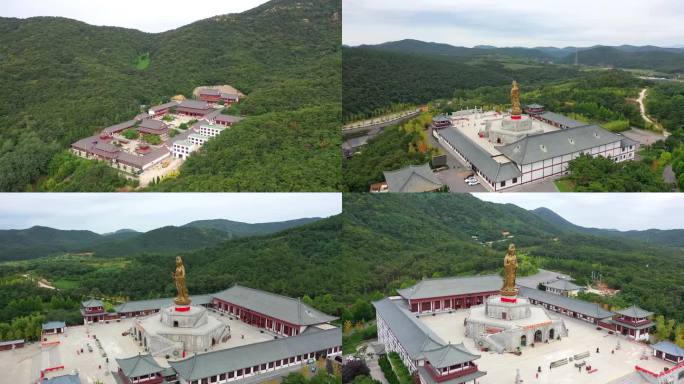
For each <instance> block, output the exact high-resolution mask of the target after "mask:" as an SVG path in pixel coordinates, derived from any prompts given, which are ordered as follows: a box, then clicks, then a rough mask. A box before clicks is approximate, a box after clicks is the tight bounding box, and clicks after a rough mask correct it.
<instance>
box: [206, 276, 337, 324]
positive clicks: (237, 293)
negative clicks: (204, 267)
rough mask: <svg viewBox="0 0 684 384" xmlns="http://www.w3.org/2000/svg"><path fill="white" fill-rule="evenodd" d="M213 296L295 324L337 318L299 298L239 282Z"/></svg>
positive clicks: (324, 321) (323, 321)
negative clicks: (254, 287)
mask: <svg viewBox="0 0 684 384" xmlns="http://www.w3.org/2000/svg"><path fill="white" fill-rule="evenodd" d="M212 296H213V297H215V298H217V299H221V300H225V301H227V302H230V303H233V304H235V305H239V306H241V307H243V308H249V309H250V310H252V311H255V312H259V313H261V314H264V315H268V316H272V317H275V318H276V319H280V320H283V321H286V322H288V323H290V324H294V325H313V324H322V323H327V322H330V321H333V320H335V319H336V317H333V316H328V315H326V314H325V313H323V312H320V311H317V310H315V309H313V308H311V307H310V306H308V305H306V304H304V303H303V302H302V301H301V300H299V299H294V298H291V297H286V296H281V295H276V294H275V293H270V292H265V291H260V290H258V289H253V288H247V287H243V286H241V285H237V284H236V285H234V286H232V287H230V288H228V289H225V290H223V291H221V292H217V293H215V294H213V295H212Z"/></svg>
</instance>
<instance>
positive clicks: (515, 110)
mask: <svg viewBox="0 0 684 384" xmlns="http://www.w3.org/2000/svg"><path fill="white" fill-rule="evenodd" d="M520 115H522V109H521V108H520V88H518V82H517V81H515V80H513V86H512V87H511V116H520Z"/></svg>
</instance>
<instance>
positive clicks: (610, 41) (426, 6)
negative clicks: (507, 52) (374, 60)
mask: <svg viewBox="0 0 684 384" xmlns="http://www.w3.org/2000/svg"><path fill="white" fill-rule="evenodd" d="M342 15H343V18H342V23H343V29H342V40H343V42H344V44H347V45H360V44H377V43H382V42H386V41H396V40H401V39H409V38H411V39H417V40H423V41H434V42H440V43H448V44H452V45H457V46H467V47H471V46H474V45H480V44H484V45H494V46H523V47H533V46H557V47H566V46H592V45H596V44H602V45H622V44H633V45H647V44H652V45H659V46H675V45H681V44H684V22H682V20H684V7H683V6H682V2H681V0H649V1H644V0H572V1H568V0H521V1H502V0H458V1H454V0H420V1H416V0H372V1H368V0H343V6H342Z"/></svg>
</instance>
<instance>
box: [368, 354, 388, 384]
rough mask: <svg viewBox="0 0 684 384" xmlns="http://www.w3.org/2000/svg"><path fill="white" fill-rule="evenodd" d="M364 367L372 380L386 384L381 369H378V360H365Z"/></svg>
mask: <svg viewBox="0 0 684 384" xmlns="http://www.w3.org/2000/svg"><path fill="white" fill-rule="evenodd" d="M366 365H367V366H368V369H370V374H371V377H372V378H374V379H375V380H377V381H379V382H381V383H382V384H388V382H387V379H386V378H385V374H384V373H382V369H380V365H379V364H378V359H376V358H372V359H366Z"/></svg>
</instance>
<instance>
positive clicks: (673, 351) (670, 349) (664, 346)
mask: <svg viewBox="0 0 684 384" xmlns="http://www.w3.org/2000/svg"><path fill="white" fill-rule="evenodd" d="M651 348H653V349H655V350H656V351H661V352H664V353H667V354H668V355H672V356H678V357H684V348H681V347H679V346H678V345H677V344H674V343H671V342H669V341H659V342H658V343H657V344H654V345H652V346H651Z"/></svg>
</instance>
